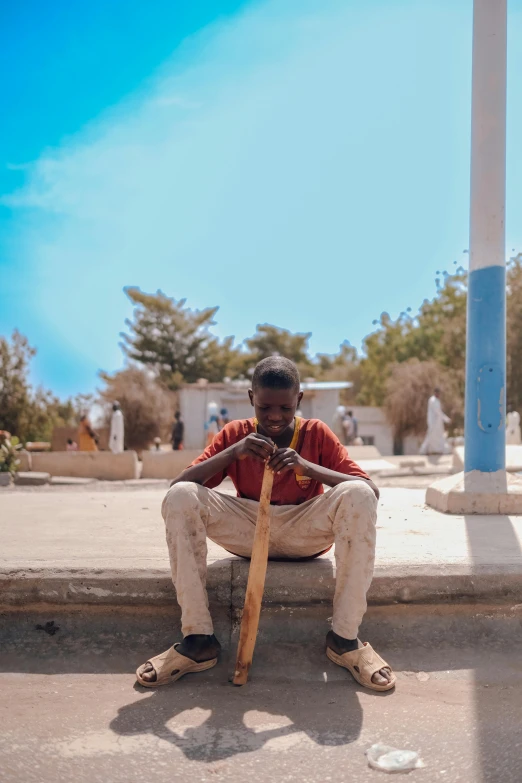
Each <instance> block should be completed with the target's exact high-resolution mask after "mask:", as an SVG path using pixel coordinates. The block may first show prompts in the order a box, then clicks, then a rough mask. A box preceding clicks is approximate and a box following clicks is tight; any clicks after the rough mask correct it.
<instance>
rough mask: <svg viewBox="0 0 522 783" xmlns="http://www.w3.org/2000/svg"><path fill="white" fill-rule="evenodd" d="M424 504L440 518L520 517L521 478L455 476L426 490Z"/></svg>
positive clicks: (499, 473)
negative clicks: (477, 515) (446, 515)
mask: <svg viewBox="0 0 522 783" xmlns="http://www.w3.org/2000/svg"><path fill="white" fill-rule="evenodd" d="M426 504H427V505H428V506H431V507H432V508H435V509H436V510H437V511H442V512H443V513H444V514H459V515H463V514H522V476H516V475H513V474H511V473H507V472H506V471H505V470H498V471H496V472H495V473H482V472H481V471H479V470H472V471H471V472H470V473H456V474H454V475H453V476H447V477H446V478H443V479H439V480H438V481H435V482H434V483H433V484H432V485H431V486H430V487H428V489H427V490H426Z"/></svg>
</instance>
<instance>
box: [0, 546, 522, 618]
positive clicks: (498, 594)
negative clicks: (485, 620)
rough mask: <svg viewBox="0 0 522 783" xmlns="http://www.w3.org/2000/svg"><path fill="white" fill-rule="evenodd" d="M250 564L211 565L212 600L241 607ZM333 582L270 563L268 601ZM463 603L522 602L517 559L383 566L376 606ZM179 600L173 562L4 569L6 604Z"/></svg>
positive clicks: (298, 598)
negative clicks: (469, 566) (473, 565)
mask: <svg viewBox="0 0 522 783" xmlns="http://www.w3.org/2000/svg"><path fill="white" fill-rule="evenodd" d="M248 567H249V563H248V562H247V561H243V560H239V559H237V558H223V559H221V560H218V561H216V562H214V563H211V564H210V565H209V568H208V578H207V588H208V594H209V603H210V604H211V606H213V607H215V608H220V609H223V608H226V609H227V610H228V611H236V610H241V609H242V607H243V601H244V591H245V586H246V580H247V576H248ZM334 589H335V573H334V567H333V565H332V562H331V561H329V560H327V559H324V560H316V561H313V562H307V563H280V562H276V563H270V564H269V568H268V573H267V579H266V585H265V593H264V598H263V605H264V606H267V607H268V606H272V607H273V606H289V607H297V606H301V607H313V606H317V605H322V604H325V603H329V604H330V603H331V602H332V599H333V594H334ZM458 602H471V603H473V602H501V603H509V604H516V603H522V571H521V569H520V565H519V564H512V565H503V566H498V565H491V566H487V565H486V566H481V567H479V568H477V569H476V570H474V571H473V572H470V571H469V570H466V569H465V568H464V567H463V566H462V565H457V564H456V565H448V564H446V565H444V566H437V567H435V566H427V565H422V566H411V565H405V564H398V565H392V566H390V565H387V566H386V567H380V568H377V570H376V573H375V577H374V580H373V582H372V586H371V588H370V592H369V595H368V603H369V604H370V605H390V604H400V603H403V604H408V603H409V604H448V603H458ZM39 604H42V605H43V604H46V605H56V606H60V605H61V606H67V605H69V606H77V605H84V606H85V605H91V606H109V605H110V606H136V607H139V606H147V605H148V606H152V605H153V606H176V600H175V593H174V589H173V587H172V582H171V579H170V572H169V571H168V570H167V569H143V568H142V569H110V570H106V569H81V568H78V569H71V568H67V569H59V568H47V569H45V568H43V569H37V568H30V569H16V568H15V569H9V570H6V569H4V570H1V571H0V607H1V606H4V607H9V608H11V609H12V608H15V607H18V608H20V609H23V608H24V607H27V606H33V607H34V606H35V605H39Z"/></svg>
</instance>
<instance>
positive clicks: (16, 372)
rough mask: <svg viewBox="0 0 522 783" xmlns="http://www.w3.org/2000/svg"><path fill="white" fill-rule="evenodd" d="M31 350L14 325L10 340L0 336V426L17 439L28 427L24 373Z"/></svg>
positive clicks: (28, 398) (22, 437)
mask: <svg viewBox="0 0 522 783" xmlns="http://www.w3.org/2000/svg"><path fill="white" fill-rule="evenodd" d="M35 354H36V350H35V349H34V348H32V347H31V346H30V345H29V341H28V340H27V338H26V337H24V336H23V335H22V334H20V332H19V331H17V330H16V329H15V331H14V332H13V334H12V336H11V342H9V341H8V339H7V338H5V337H0V430H7V431H8V432H10V433H12V434H13V435H17V436H18V437H19V438H20V440H25V436H26V435H27V434H28V433H29V432H30V428H31V418H32V416H31V414H32V411H31V409H32V400H31V395H30V386H29V382H28V374H29V364H30V362H31V359H32V358H33V356H34V355H35Z"/></svg>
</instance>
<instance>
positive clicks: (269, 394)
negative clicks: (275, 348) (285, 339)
mask: <svg viewBox="0 0 522 783" xmlns="http://www.w3.org/2000/svg"><path fill="white" fill-rule="evenodd" d="M300 388H301V381H300V379H299V370H298V369H297V367H296V366H295V364H294V363H293V362H291V361H290V359H285V357H284V356H269V357H268V358H267V359H263V360H262V361H260V362H259V364H257V365H256V367H255V369H254V375H253V377H252V388H251V389H250V390H249V392H248V396H249V397H250V402H251V403H252V405H253V406H254V409H255V412H256V418H257V420H258V422H259V424H260V426H261V429H262V430H264V431H265V432H266V434H267V435H269V436H270V437H272V436H273V437H277V436H278V435H280V434H281V433H282V432H284V430H285V429H286V428H287V427H289V426H290V425H291V424H292V422H293V420H294V416H295V412H296V409H297V406H298V405H299V403H300V402H301V399H302V397H303V393H302V391H300Z"/></svg>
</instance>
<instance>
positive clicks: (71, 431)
mask: <svg viewBox="0 0 522 783" xmlns="http://www.w3.org/2000/svg"><path fill="white" fill-rule="evenodd" d="M96 434H97V435H98V449H99V450H100V451H108V449H109V428H108V427H96ZM68 438H70V439H71V440H73V441H76V443H78V427H55V428H54V430H53V436H52V438H51V451H66V450H67V448H66V447H67V440H68Z"/></svg>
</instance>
